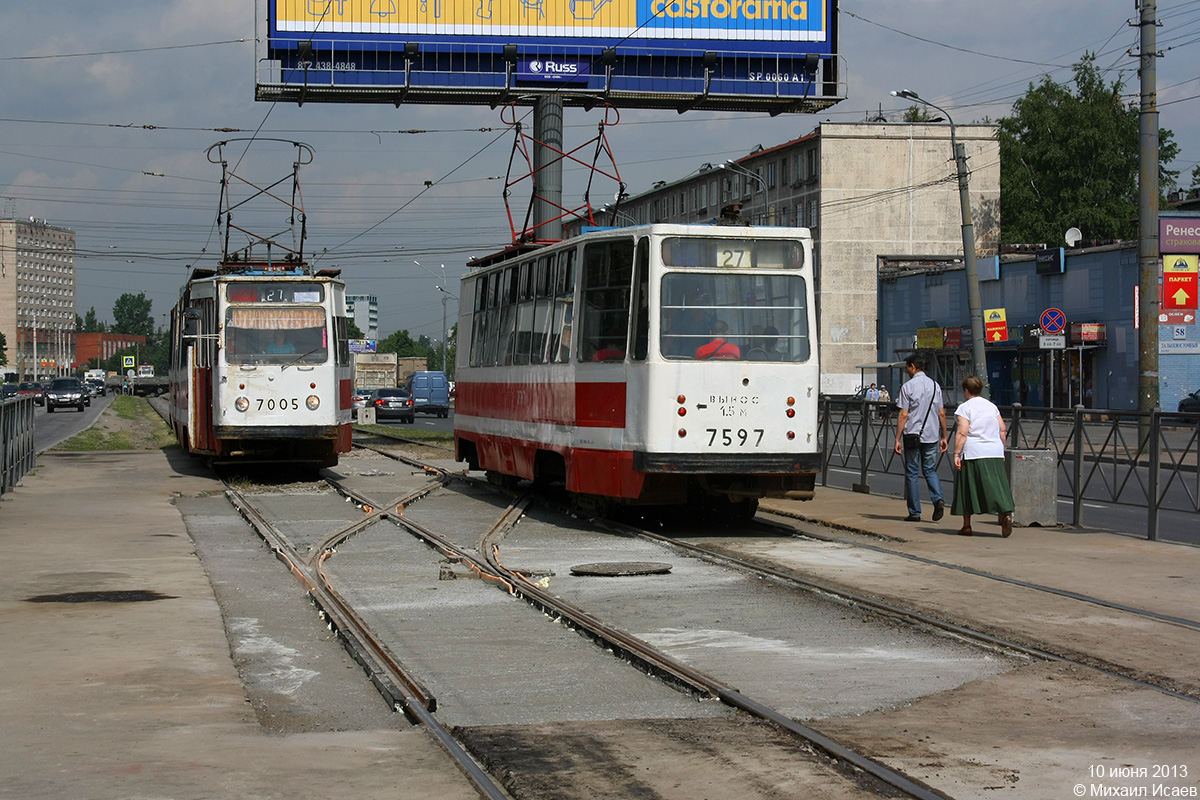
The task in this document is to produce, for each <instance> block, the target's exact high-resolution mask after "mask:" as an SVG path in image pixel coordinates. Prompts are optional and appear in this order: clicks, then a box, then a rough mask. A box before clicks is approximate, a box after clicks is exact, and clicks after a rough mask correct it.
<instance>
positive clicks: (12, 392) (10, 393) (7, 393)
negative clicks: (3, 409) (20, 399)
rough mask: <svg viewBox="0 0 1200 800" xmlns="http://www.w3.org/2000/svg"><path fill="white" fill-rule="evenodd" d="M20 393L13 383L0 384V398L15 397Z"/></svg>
mask: <svg viewBox="0 0 1200 800" xmlns="http://www.w3.org/2000/svg"><path fill="white" fill-rule="evenodd" d="M18 394H20V390H19V388H18V387H17V385H16V384H15V383H6V384H4V385H3V386H0V400H7V399H8V398H10V397H16V396H17V395H18Z"/></svg>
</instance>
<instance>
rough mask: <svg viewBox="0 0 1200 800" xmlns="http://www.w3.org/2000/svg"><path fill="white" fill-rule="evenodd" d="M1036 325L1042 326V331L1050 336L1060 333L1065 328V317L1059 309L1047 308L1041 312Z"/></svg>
mask: <svg viewBox="0 0 1200 800" xmlns="http://www.w3.org/2000/svg"><path fill="white" fill-rule="evenodd" d="M1038 324H1039V325H1041V326H1042V330H1044V331H1045V332H1046V333H1049V334H1051V335H1054V334H1056V333H1062V332H1063V330H1064V329H1065V328H1066V327H1067V315H1066V314H1064V313H1063V312H1062V310H1061V309H1058V308H1047V309H1046V310H1045V311H1043V312H1042V317H1041V319H1039V320H1038Z"/></svg>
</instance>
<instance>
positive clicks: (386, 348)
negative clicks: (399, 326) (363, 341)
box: [375, 331, 424, 357]
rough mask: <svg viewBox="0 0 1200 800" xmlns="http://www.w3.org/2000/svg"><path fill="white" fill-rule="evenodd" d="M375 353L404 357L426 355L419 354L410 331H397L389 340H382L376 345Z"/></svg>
mask: <svg viewBox="0 0 1200 800" xmlns="http://www.w3.org/2000/svg"><path fill="white" fill-rule="evenodd" d="M375 352H377V353H395V354H396V355H398V356H402V357H403V356H417V355H424V354H423V353H418V352H417V343H416V342H414V341H413V339H412V336H410V335H409V333H408V331H396V332H395V333H392V334H389V335H388V336H387V338H385V339H380V340H379V343H378V344H377V345H375Z"/></svg>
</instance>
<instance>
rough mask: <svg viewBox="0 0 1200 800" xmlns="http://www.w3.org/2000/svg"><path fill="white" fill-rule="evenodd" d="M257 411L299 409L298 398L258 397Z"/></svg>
mask: <svg viewBox="0 0 1200 800" xmlns="http://www.w3.org/2000/svg"><path fill="white" fill-rule="evenodd" d="M257 410H258V411H299V410H300V399H299V398H298V397H281V398H279V399H278V400H276V399H275V398H274V397H268V398H262V397H260V398H258V408H257Z"/></svg>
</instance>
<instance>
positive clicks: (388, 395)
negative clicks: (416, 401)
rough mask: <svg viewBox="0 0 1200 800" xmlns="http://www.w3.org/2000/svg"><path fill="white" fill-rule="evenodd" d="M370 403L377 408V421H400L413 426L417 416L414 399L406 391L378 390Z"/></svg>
mask: <svg viewBox="0 0 1200 800" xmlns="http://www.w3.org/2000/svg"><path fill="white" fill-rule="evenodd" d="M370 403H371V405H372V406H373V407H374V408H375V419H398V420H400V421H401V422H406V423H409V424H412V421H413V417H414V416H415V412H414V411H413V399H412V395H410V394H409V393H408V392H406V391H405V390H403V389H376V390H375V393H374V394H373V395H371V400H370Z"/></svg>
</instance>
